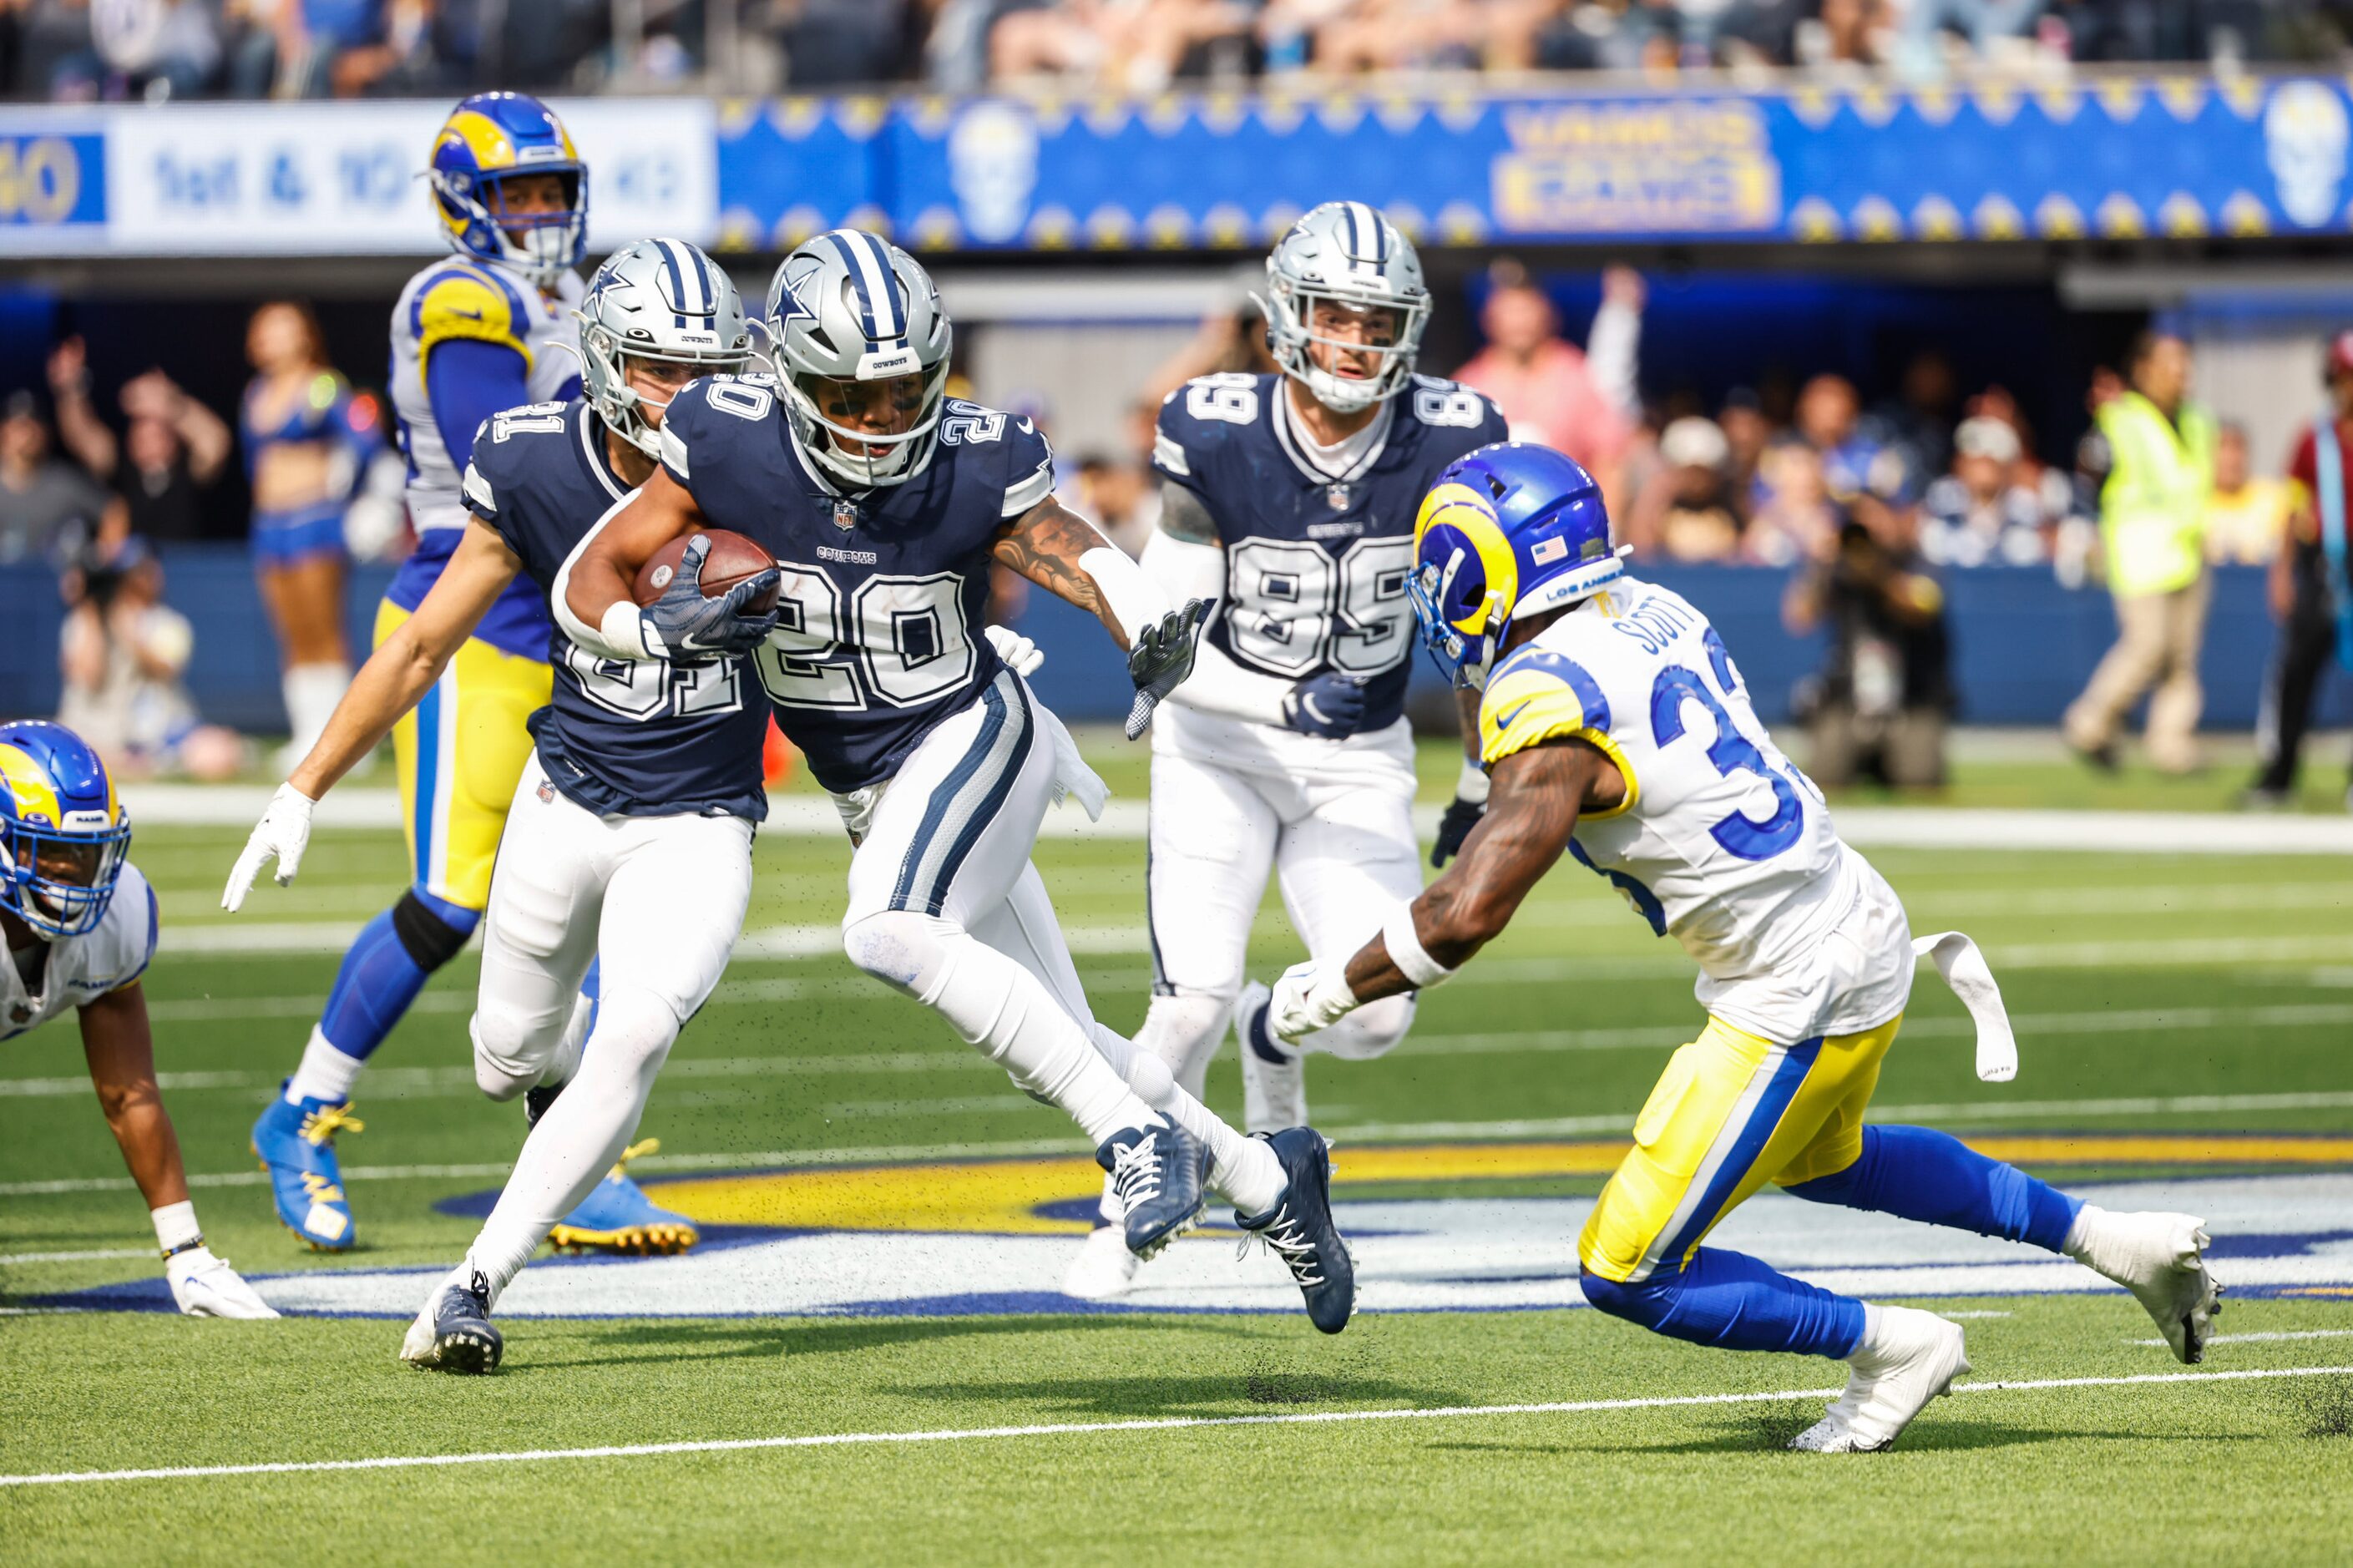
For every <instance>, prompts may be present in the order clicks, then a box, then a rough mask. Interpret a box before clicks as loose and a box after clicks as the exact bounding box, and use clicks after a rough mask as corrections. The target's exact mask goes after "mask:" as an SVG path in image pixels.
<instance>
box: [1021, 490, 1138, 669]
mask: <svg viewBox="0 0 2353 1568" xmlns="http://www.w3.org/2000/svg"><path fill="white" fill-rule="evenodd" d="M990 553H991V554H992V555H994V556H995V557H996V559H997V564H999V565H1001V566H1006V567H1009V568H1011V569H1012V570H1013V571H1016V572H1018V573H1019V574H1021V575H1023V576H1024V577H1027V578H1029V581H1031V582H1032V583H1035V584H1038V586H1039V587H1040V588H1043V589H1045V590H1046V591H1047V592H1048V593H1050V594H1051V595H1054V596H1055V597H1056V598H1058V599H1067V600H1069V601H1070V602H1071V604H1073V605H1078V606H1079V608H1081V609H1082V610H1086V611H1088V612H1090V613H1091V614H1092V615H1093V616H1095V617H1096V618H1097V619H1098V620H1100V621H1102V622H1103V626H1104V628H1105V629H1106V630H1108V631H1109V632H1110V633H1111V635H1112V640H1113V641H1114V642H1116V643H1118V644H1119V646H1120V647H1129V646H1130V645H1131V644H1132V643H1133V642H1134V635H1133V630H1132V628H1137V627H1141V626H1145V625H1146V624H1147V623H1148V622H1152V621H1156V620H1158V619H1159V618H1160V617H1161V616H1164V615H1166V614H1167V612H1168V611H1169V610H1171V609H1173V608H1174V607H1175V606H1174V605H1169V604H1167V603H1166V599H1167V595H1166V594H1164V593H1162V592H1161V591H1160V589H1159V588H1158V586H1157V585H1156V584H1154V583H1153V582H1152V580H1151V579H1150V578H1148V577H1146V576H1145V574H1144V571H1143V569H1142V568H1141V567H1139V566H1137V565H1136V563H1134V562H1133V561H1130V560H1129V559H1128V558H1127V557H1126V556H1125V555H1123V554H1121V553H1120V552H1119V551H1117V550H1116V549H1114V548H1113V546H1112V544H1111V542H1110V541H1108V540H1106V539H1104V538H1103V535H1102V534H1101V533H1099V532H1097V531H1095V525H1094V524H1093V523H1092V522H1089V521H1087V520H1086V519H1085V518H1082V517H1081V516H1079V515H1078V514H1077V513H1076V512H1073V511H1071V510H1069V509H1068V508H1066V507H1064V506H1063V505H1062V503H1061V502H1060V500H1056V499H1055V498H1054V497H1052V496H1048V497H1047V498H1046V499H1045V500H1041V501H1039V503H1038V504H1037V505H1036V506H1033V507H1031V508H1030V509H1029V510H1028V511H1025V512H1023V513H1022V514H1021V515H1020V516H1018V517H1016V518H1013V519H1011V520H1009V521H1008V522H1007V523H1006V524H1005V526H1004V527H1003V528H1002V529H999V530H998V531H997V544H996V547H995V549H994V550H992V551H991V552H990Z"/></svg>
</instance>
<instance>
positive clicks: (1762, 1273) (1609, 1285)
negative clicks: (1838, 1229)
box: [1578, 1247, 1862, 1360]
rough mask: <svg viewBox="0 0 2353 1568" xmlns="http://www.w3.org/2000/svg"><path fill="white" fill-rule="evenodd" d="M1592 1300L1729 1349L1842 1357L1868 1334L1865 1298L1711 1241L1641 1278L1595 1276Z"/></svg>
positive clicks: (1587, 1282)
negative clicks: (1678, 1264) (1677, 1264)
mask: <svg viewBox="0 0 2353 1568" xmlns="http://www.w3.org/2000/svg"><path fill="white" fill-rule="evenodd" d="M1578 1283H1579V1284H1581V1285H1582V1286H1583V1287H1584V1288H1585V1299H1586V1300H1588V1301H1590V1302H1592V1303H1593V1304H1594V1305H1595V1306H1596V1307H1599V1309H1600V1310H1603V1311H1605V1312H1607V1313H1609V1315H1610V1316H1611V1317H1613V1318H1623V1319H1625V1320H1626V1321H1629V1322H1633V1323H1640V1324H1641V1325H1642V1326H1643V1327H1644V1328H1646V1329H1652V1330H1655V1331H1658V1332H1660V1333H1662V1334H1666V1335H1668V1336H1670V1337H1671V1338H1673V1339H1678V1340H1689V1341H1690V1342H1692V1343H1694V1344H1695V1345H1714V1346H1715V1347H1716V1348H1717V1349H1719V1350H1728V1351H1788V1352H1792V1353H1794V1354H1798V1355H1824V1356H1829V1357H1831V1358H1832V1359H1833V1360H1836V1359H1838V1358H1841V1357H1843V1356H1845V1355H1847V1354H1848V1353H1849V1352H1852V1350H1853V1349H1854V1346H1855V1342H1856V1341H1857V1340H1860V1339H1861V1338H1862V1302H1860V1301H1858V1300H1854V1299H1853V1298H1852V1297H1851V1296H1840V1295H1834V1294H1833V1293H1831V1291H1828V1290H1825V1289H1821V1288H1820V1286H1818V1285H1809V1284H1807V1283H1806V1282H1805V1281H1803V1280H1802V1279H1790V1278H1789V1277H1788V1275H1786V1274H1783V1273H1780V1272H1779V1271H1778V1270H1776V1269H1773V1268H1767V1267H1766V1266H1765V1265H1764V1264H1762V1263H1760V1262H1758V1261H1757V1259H1756V1258H1751V1257H1749V1256H1748V1255H1747V1254H1746V1253H1743V1252H1727V1251H1725V1250H1723V1249H1722V1248H1720V1247H1701V1248H1700V1249H1699V1250H1698V1251H1697V1252H1695V1253H1694V1254H1692V1259H1691V1261H1690V1262H1689V1263H1687V1264H1685V1265H1684V1266H1683V1268H1679V1269H1672V1270H1670V1269H1668V1268H1663V1267H1662V1268H1659V1269H1658V1270H1657V1271H1655V1272H1654V1273H1652V1274H1651V1277H1650V1278H1649V1279H1645V1280H1643V1281H1641V1283H1640V1284H1635V1285H1620V1284H1618V1283H1617V1282H1615V1281H1614V1280H1609V1279H1602V1278H1601V1277H1600V1276H1599V1275H1598V1274H1587V1275H1585V1276H1583V1277H1582V1278H1581V1279H1579V1280H1578Z"/></svg>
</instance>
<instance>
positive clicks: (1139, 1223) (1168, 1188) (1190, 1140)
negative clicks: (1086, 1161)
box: [1095, 1121, 1209, 1258]
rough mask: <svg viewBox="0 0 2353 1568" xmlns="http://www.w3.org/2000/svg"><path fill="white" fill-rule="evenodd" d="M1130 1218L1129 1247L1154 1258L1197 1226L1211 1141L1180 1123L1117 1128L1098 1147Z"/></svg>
mask: <svg viewBox="0 0 2353 1568" xmlns="http://www.w3.org/2000/svg"><path fill="white" fill-rule="evenodd" d="M1095 1163H1096V1164H1098V1165H1101V1166H1102V1167H1103V1169H1104V1170H1106V1171H1108V1172H1110V1173H1111V1185H1112V1192H1113V1194H1114V1195H1115V1196H1116V1197H1117V1198H1118V1199H1119V1204H1120V1210H1121V1212H1122V1213H1123V1214H1124V1215H1126V1218H1127V1249H1128V1250H1129V1251H1130V1252H1133V1253H1134V1254H1135V1255H1136V1256H1137V1257H1138V1258H1149V1257H1151V1256H1152V1255H1153V1254H1154V1253H1155V1252H1158V1251H1159V1250H1160V1249H1161V1248H1162V1247H1166V1246H1167V1245H1168V1244H1169V1243H1170V1242H1172V1241H1174V1240H1176V1238H1177V1237H1180V1236H1182V1235H1184V1234H1185V1233H1186V1232H1187V1231H1188V1230H1190V1229H1192V1228H1193V1226H1195V1225H1196V1224H1197V1223H1198V1221H1199V1220H1200V1217H1201V1210H1202V1208H1203V1207H1204V1206H1205V1205H1206V1204H1207V1202H1208V1199H1207V1198H1206V1197H1205V1196H1204V1195H1203V1184H1204V1182H1205V1181H1206V1180H1207V1179H1208V1173H1209V1151H1208V1146H1207V1145H1205V1144H1203V1143H1202V1142H1200V1141H1199V1140H1198V1139H1196V1138H1195V1137H1194V1136H1193V1135H1192V1134H1191V1133H1189V1132H1187V1131H1185V1130H1184V1129H1183V1128H1181V1127H1179V1126H1177V1125H1176V1123H1175V1122H1173V1121H1171V1122H1164V1123H1163V1124H1161V1125H1160V1126H1158V1127H1130V1128H1127V1129H1125V1130H1124V1131H1119V1132H1114V1133H1113V1134H1112V1135H1111V1136H1110V1137H1109V1138H1107V1139H1105V1140H1104V1141H1103V1147H1102V1148H1100V1149H1097V1150H1096V1151H1095Z"/></svg>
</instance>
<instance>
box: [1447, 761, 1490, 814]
mask: <svg viewBox="0 0 2353 1568" xmlns="http://www.w3.org/2000/svg"><path fill="white" fill-rule="evenodd" d="M1490 784H1491V781H1490V780H1489V779H1488V777H1487V770H1486V769H1484V768H1482V767H1481V766H1480V765H1479V764H1478V763H1474V762H1472V760H1471V759H1470V758H1468V757H1465V758H1463V759H1462V772H1461V775H1460V776H1458V777H1457V778H1456V779H1455V781H1454V798H1455V799H1457V800H1467V801H1469V802H1470V803H1471V804H1472V805H1486V804H1487V791H1488V788H1489V787H1490Z"/></svg>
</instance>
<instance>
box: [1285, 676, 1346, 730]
mask: <svg viewBox="0 0 2353 1568" xmlns="http://www.w3.org/2000/svg"><path fill="white" fill-rule="evenodd" d="M1282 721H1283V723H1284V724H1285V725H1286V726H1288V727H1289V728H1291V729H1293V730H1296V731H1299V732H1300V733H1301V734H1303V735H1320V736H1322V737H1323V738H1324V739H1325V740H1327V741H1345V740H1346V739H1347V738H1348V737H1349V736H1351V735H1353V734H1355V733H1356V731H1357V730H1358V729H1359V728H1361V727H1362V726H1363V724H1364V722H1365V683H1364V682H1363V681H1361V680H1359V679H1356V677H1355V676H1353V675H1335V674H1330V673H1325V674H1323V675H1311V676H1309V677H1308V678H1307V679H1304V680H1303V681H1301V682H1300V683H1299V684H1298V685H1296V686H1294V687H1293V688H1292V689H1290V690H1288V691H1286V692H1284V693H1283V694H1282Z"/></svg>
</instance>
